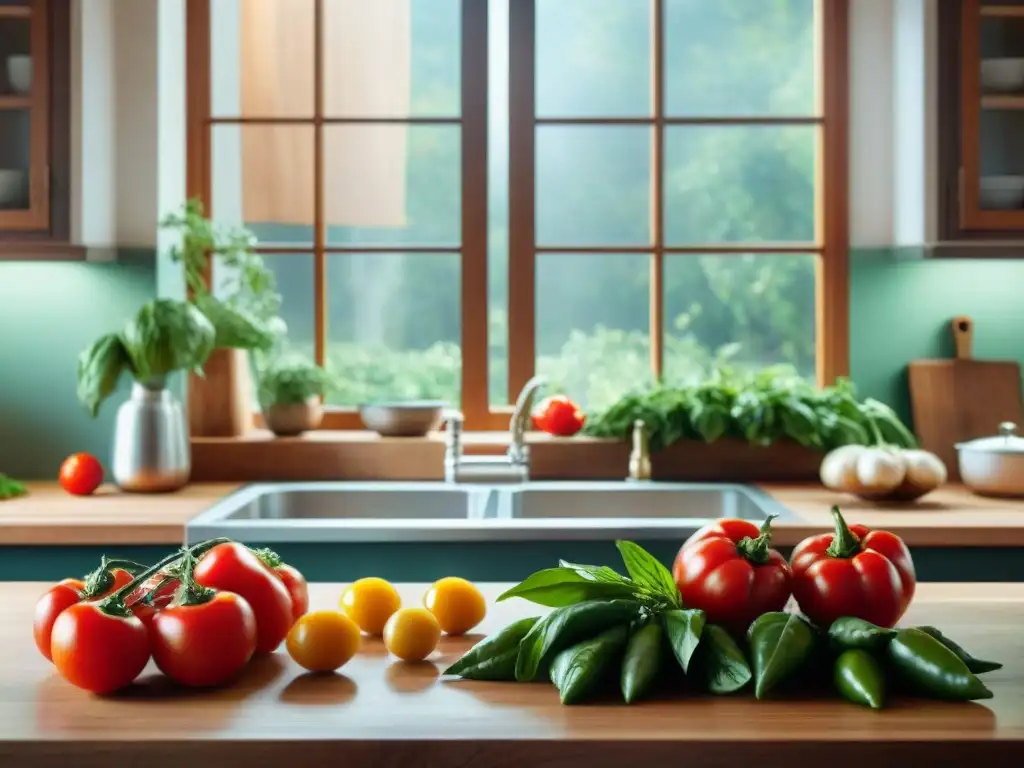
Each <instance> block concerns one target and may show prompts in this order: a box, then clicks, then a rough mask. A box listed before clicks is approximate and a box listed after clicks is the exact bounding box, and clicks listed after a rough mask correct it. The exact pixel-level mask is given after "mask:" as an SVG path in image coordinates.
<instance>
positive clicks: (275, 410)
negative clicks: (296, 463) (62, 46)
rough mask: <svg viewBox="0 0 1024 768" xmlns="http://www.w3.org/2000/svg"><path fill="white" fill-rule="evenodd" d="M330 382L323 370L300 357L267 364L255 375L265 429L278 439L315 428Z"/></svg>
mask: <svg viewBox="0 0 1024 768" xmlns="http://www.w3.org/2000/svg"><path fill="white" fill-rule="evenodd" d="M333 383H334V381H333V378H332V377H331V376H330V374H328V373H327V371H325V370H324V369H323V368H321V367H320V366H319V365H317V364H316V363H313V362H311V361H309V360H307V359H306V358H304V357H300V356H298V355H291V356H288V357H285V358H280V359H277V360H273V361H271V362H270V363H269V364H268V365H267V366H266V367H264V368H263V369H262V370H261V371H260V372H259V390H258V396H259V401H260V408H261V409H262V412H263V421H264V422H265V423H266V425H267V429H269V430H270V431H271V432H273V433H274V434H275V435H277V436H278V437H293V436H295V435H301V434H302V433H303V432H307V431H309V430H311V429H316V428H317V427H318V426H320V422H321V420H322V419H323V416H324V409H323V405H322V400H321V399H322V398H323V397H324V396H325V395H326V394H327V392H328V391H329V390H330V388H331V387H332V386H333Z"/></svg>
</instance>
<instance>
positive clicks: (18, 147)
mask: <svg viewBox="0 0 1024 768" xmlns="http://www.w3.org/2000/svg"><path fill="white" fill-rule="evenodd" d="M31 157H32V123H31V118H30V116H29V110H27V109H3V110H0V210H26V209H27V208H28V207H29V205H30V201H29V178H28V177H29V173H28V172H29V166H30V164H31V163H30V161H31Z"/></svg>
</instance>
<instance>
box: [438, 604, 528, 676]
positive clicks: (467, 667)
mask: <svg viewBox="0 0 1024 768" xmlns="http://www.w3.org/2000/svg"><path fill="white" fill-rule="evenodd" d="M539 620H540V619H539V618H538V617H537V616H534V617H532V618H529V619H520V620H519V621H517V622H515V623H513V624H509V625H508V626H507V627H505V628H504V629H503V630H501V631H500V632H498V633H497V634H494V635H490V636H489V637H486V638H484V639H483V640H481V641H480V642H479V643H477V644H476V645H474V646H473V647H472V648H470V649H469V650H468V651H466V653H465V654H463V656H462V658H460V659H459V660H458V661H456V662H455V663H454V664H452V665H451V666H450V667H448V669H446V670H445V671H444V674H446V675H458V676H459V677H462V678H465V679H466V680H515V679H516V659H517V658H519V643H520V641H521V640H522V639H523V638H524V637H526V635H527V634H528V633H529V631H530V630H531V629H533V625H534V624H536V623H537V622H538V621H539Z"/></svg>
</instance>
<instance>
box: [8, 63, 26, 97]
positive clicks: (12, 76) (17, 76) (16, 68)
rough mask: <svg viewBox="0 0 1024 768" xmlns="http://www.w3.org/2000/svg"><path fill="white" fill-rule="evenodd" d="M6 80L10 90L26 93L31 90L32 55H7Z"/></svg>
mask: <svg viewBox="0 0 1024 768" xmlns="http://www.w3.org/2000/svg"><path fill="white" fill-rule="evenodd" d="M7 82H8V83H10V85H11V90H13V91H14V92H15V93H18V94H26V93H28V92H29V91H31V90H32V57H31V56H26V55H24V54H18V55H15V56H8V57H7Z"/></svg>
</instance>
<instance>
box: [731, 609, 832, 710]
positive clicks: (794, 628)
mask: <svg viewBox="0 0 1024 768" xmlns="http://www.w3.org/2000/svg"><path fill="white" fill-rule="evenodd" d="M747 640H748V641H749V644H750V655H751V658H752V659H753V662H754V695H755V696H756V697H757V698H759V699H763V698H764V697H765V695H766V694H767V693H768V692H769V691H770V690H771V689H772V688H774V687H775V686H777V685H778V684H779V683H782V682H784V681H785V680H787V679H788V678H790V677H791V676H792V675H793V674H795V673H796V672H798V671H799V670H800V669H801V668H802V667H804V666H805V665H806V664H807V662H808V661H810V659H811V657H812V655H813V653H814V647H815V635H814V630H813V629H812V628H811V625H810V624H808V623H807V622H806V621H804V620H803V619H802V618H801V617H800V616H798V615H797V614H795V613H786V612H784V611H773V612H771V613H764V614H761V616H759V617H758V618H757V619H756V620H755V621H754V623H753V624H751V625H750V629H749V630H747Z"/></svg>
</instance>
